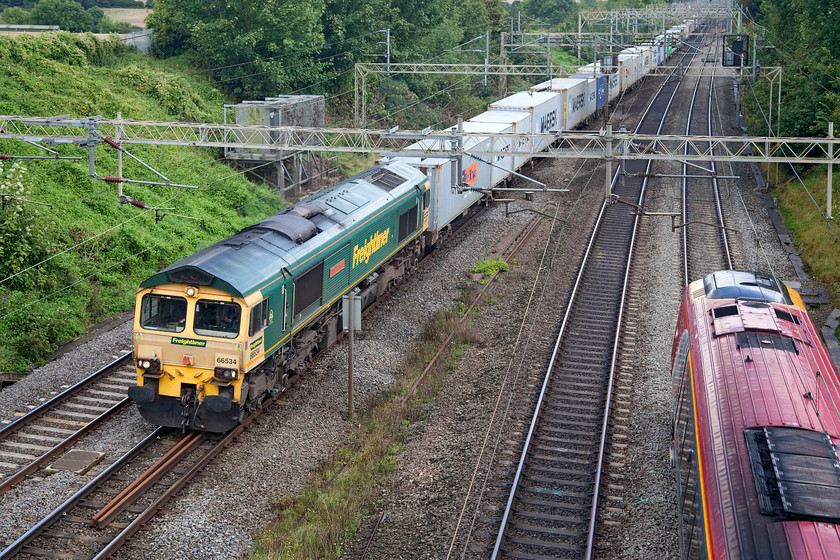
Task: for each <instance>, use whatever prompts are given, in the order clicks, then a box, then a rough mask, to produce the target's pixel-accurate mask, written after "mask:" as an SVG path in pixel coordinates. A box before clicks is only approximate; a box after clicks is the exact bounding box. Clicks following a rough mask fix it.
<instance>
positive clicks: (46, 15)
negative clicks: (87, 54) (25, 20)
mask: <svg viewBox="0 0 840 560" xmlns="http://www.w3.org/2000/svg"><path fill="white" fill-rule="evenodd" d="M30 15H31V21H32V24H33V25H57V26H59V27H60V28H61V29H62V30H63V31H70V32H73V33H81V32H84V31H94V30H95V27H94V24H93V18H92V17H91V16H90V14H88V13H87V12H86V11H85V9H84V8H82V5H81V4H79V3H78V2H73V0H40V2H38V3H37V4H35V7H34V8H32V12H31V14H30Z"/></svg>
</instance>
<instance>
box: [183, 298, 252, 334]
mask: <svg viewBox="0 0 840 560" xmlns="http://www.w3.org/2000/svg"><path fill="white" fill-rule="evenodd" d="M240 315H241V308H240V307H239V305H238V304H236V303H226V302H223V301H210V300H206V299H200V300H198V301H197V302H196V304H195V324H194V326H193V331H195V334H198V335H204V336H219V337H222V338H236V337H237V336H239V322H240Z"/></svg>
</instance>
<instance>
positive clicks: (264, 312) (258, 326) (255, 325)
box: [248, 298, 269, 336]
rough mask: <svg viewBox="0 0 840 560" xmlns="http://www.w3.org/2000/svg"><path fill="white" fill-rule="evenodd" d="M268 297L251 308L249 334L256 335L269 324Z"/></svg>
mask: <svg viewBox="0 0 840 560" xmlns="http://www.w3.org/2000/svg"><path fill="white" fill-rule="evenodd" d="M268 309H269V306H268V298H265V299H264V300H262V301H261V302H259V303H258V304H257V305H255V306H254V308H253V309H251V328H250V329H249V330H248V336H254V335H255V334H257V333H258V332H260V331H261V330H263V329H264V328H266V327H267V326H268Z"/></svg>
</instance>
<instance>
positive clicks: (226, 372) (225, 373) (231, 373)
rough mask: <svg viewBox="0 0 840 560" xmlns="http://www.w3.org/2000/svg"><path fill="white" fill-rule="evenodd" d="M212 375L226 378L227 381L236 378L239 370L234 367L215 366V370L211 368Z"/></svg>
mask: <svg viewBox="0 0 840 560" xmlns="http://www.w3.org/2000/svg"><path fill="white" fill-rule="evenodd" d="M213 375H214V376H216V377H218V378H220V379H227V380H229V381H232V380H234V379H236V378H237V376H238V375H239V372H238V371H236V370H235V369H225V368H220V367H217V368H216V369H215V370H213Z"/></svg>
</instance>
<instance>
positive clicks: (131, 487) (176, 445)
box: [0, 212, 533, 559]
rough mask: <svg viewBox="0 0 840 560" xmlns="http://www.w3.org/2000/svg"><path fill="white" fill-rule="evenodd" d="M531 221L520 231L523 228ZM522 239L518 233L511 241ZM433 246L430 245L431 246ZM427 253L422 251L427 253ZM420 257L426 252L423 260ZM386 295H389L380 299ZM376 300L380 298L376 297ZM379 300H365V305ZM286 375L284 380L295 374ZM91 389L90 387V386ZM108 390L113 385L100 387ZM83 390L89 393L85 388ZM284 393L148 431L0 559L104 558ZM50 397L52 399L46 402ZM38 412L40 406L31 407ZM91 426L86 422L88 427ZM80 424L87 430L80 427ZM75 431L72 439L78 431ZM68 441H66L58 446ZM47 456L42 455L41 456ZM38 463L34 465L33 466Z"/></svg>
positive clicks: (93, 380) (128, 365)
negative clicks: (214, 429) (220, 430)
mask: <svg viewBox="0 0 840 560" xmlns="http://www.w3.org/2000/svg"><path fill="white" fill-rule="evenodd" d="M477 214H478V212H473V213H471V214H470V215H469V216H467V217H465V218H464V219H462V220H461V221H460V222H459V227H458V228H457V229H456V230H455V231H454V232H453V234H454V235H457V231H458V229H460V227H463V225H465V224H467V223H469V221H471V220H472V219H473V218H474V217H475V216H476V215H477ZM532 230H533V228H530V229H528V230H527V232H525V233H524V236H525V237H527V235H528V234H529V233H530V232H531V231H532ZM513 242H518V243H517V247H518V246H520V245H521V242H522V241H521V239H520V238H517V239H515V240H513V241H512V243H513ZM432 254H434V253H432ZM429 256H430V255H427V256H426V257H425V258H429ZM425 258H424V260H425ZM383 301H387V297H386V298H384V299H383ZM379 304H381V302H380V303H379ZM375 307H377V305H373V306H371V307H369V308H368V309H367V310H366V311H365V312H366V313H369V312H371V311H373V309H374V308H375ZM120 368H122V369H128V370H130V373H129V374H128V375H123V376H124V377H125V379H126V380H125V381H124V382H123V385H124V387H120V391H121V394H122V395H124V394H125V391H126V389H127V387H128V386H130V385H132V384H134V382H135V381H136V373H135V370H134V367H133V363H132V361H131V355H130V354H128V355H126V356H123V357H122V358H120V360H117V361H116V362H114V363H113V364H111V365H109V366H108V367H106V368H104V369H103V370H102V371H100V372H97V373H96V374H94V375H93V376H91V377H90V378H88V379H86V380H85V381H84V382H82V383H80V384H79V385H78V386H76V387H73V388H71V389H69V390H68V391H66V392H65V393H63V394H62V395H60V397H61V398H59V397H56V398H55V399H53V400H52V401H50V403H45V405H44V406H42V407H39V409H38V410H36V411H33V413H31V414H29V415H27V417H26V418H27V419H26V421H24V419H23V418H22V419H20V420H19V421H16V422H15V423H14V426H13V425H9V426H8V427H7V430H8V432H9V433H10V434H11V433H13V431H14V430H13V429H20V428H23V427H24V426H25V425H27V424H28V422H29V421H35V420H36V419H37V418H39V417H43V416H44V415H46V414H49V413H48V412H47V411H48V410H55V406H57V405H58V404H59V403H61V402H64V401H65V400H66V399H68V398H72V397H73V395H75V394H78V393H79V392H80V391H82V390H84V389H85V388H88V390H89V391H90V390H93V391H97V392H99V393H102V395H101V396H113V395H106V394H105V393H108V391H105V390H104V389H103V387H104V386H103V385H102V384H101V383H103V382H102V381H99V383H100V384H98V385H97V380H101V379H102V378H103V376H106V375H107V374H108V373H109V372H113V371H118V370H119V371H121V370H120ZM107 379H108V380H107V381H104V383H106V384H111V385H113V383H114V381H113V380H111V378H107ZM295 380H296V379H294V380H290V381H295ZM91 387H92V388H93V389H90V388H91ZM104 388H107V389H109V390H111V391H113V390H117V389H116V386H109V387H104ZM84 395H86V396H85V397H84V398H87V399H90V396H89V394H88V393H84ZM282 397H283V395H278V396H277V397H275V398H273V399H270V400H269V401H267V402H266V403H264V404H263V407H262V410H261V411H259V412H258V413H256V414H252V415H250V416H249V417H247V418H246V419H245V421H244V422H243V423H242V424H241V425H239V426H238V427H237V428H235V429H234V430H233V431H231V432H228V433H227V434H209V433H203V432H188V433H187V434H181V433H179V432H178V431H177V430H169V429H162V428H159V429H157V430H155V431H154V432H153V433H151V434H150V435H149V436H147V437H146V438H145V439H144V440H143V441H142V442H141V443H139V444H138V445H137V446H135V447H134V448H133V449H131V450H130V451H129V452H128V453H126V454H125V455H124V456H123V457H121V458H120V459H118V460H117V461H115V462H114V463H113V464H111V465H110V466H108V467H107V468H106V469H105V470H104V471H103V472H102V473H100V474H99V475H98V476H97V477H96V478H94V479H93V480H92V481H90V482H89V483H88V484H87V485H86V486H85V487H84V488H82V489H81V490H79V491H78V492H77V493H76V494H74V495H73V496H71V497H70V498H68V499H67V500H66V501H65V502H64V503H63V504H62V505H61V506H60V507H58V508H57V509H55V510H54V511H53V512H51V513H50V514H49V515H48V516H46V517H45V518H44V519H43V520H41V521H40V522H39V523H37V524H36V525H35V526H33V527H32V528H31V529H29V530H28V531H27V532H26V533H25V534H23V535H22V536H20V537H19V538H18V539H17V540H16V541H15V542H14V543H12V544H10V545H9V546H8V547H7V548H6V549H5V550H3V551H2V552H0V559H7V558H44V557H72V558H107V557H110V556H111V555H112V554H113V553H115V552H116V551H117V550H118V549H119V548H120V547H121V546H122V545H124V544H125V543H126V542H127V541H128V540H129V539H130V538H131V536H132V535H133V534H134V533H136V532H137V531H138V530H140V529H141V528H142V527H143V526H144V525H145V524H147V523H148V522H149V520H150V519H152V517H154V516H155V515H156V514H157V513H158V512H159V511H160V510H161V508H162V507H163V504H165V503H166V501H168V500H169V499H171V498H172V497H173V496H174V495H175V494H177V492H178V491H180V490H181V489H182V488H184V487H185V486H186V485H187V484H188V483H189V481H190V480H191V479H192V478H194V477H195V476H196V475H197V474H198V473H199V472H200V471H201V470H202V469H203V468H204V467H205V466H206V465H207V464H208V463H209V462H210V460H212V458H213V457H215V456H216V455H218V454H219V453H220V452H221V451H222V450H223V449H224V448H225V447H227V446H228V445H229V444H230V443H231V442H232V441H234V440H235V439H236V438H237V437H238V436H239V434H241V433H242V432H243V431H244V430H245V429H247V428H248V427H249V426H250V425H251V424H253V423H255V422H259V421H260V418H261V417H262V413H264V412H266V411H268V410H271V408H273V407H274V406H276V405H277V404H278V403H279V402H280V401H281V398H282ZM126 404H128V400H127V399H124V398H123V399H120V401H119V402H118V403H114V410H113V411H111V412H110V414H108V415H105V414H102V415H101V416H102V418H101V420H99V419H97V424H98V423H99V422H101V421H104V420H106V419H107V418H108V417H110V416H111V415H113V413H114V412H116V411H117V410H119V409H121V408H122V407H123V406H125V405H126ZM47 405H50V406H47ZM35 413H38V414H35ZM94 427H95V425H94V424H91V425H90V426H89V427H87V428H86V432H87V431H90V430H92V429H93V428H94ZM86 432H85V433H86ZM81 435H83V434H80V435H78V436H75V438H74V440H73V441H75V440H78V439H79V437H81ZM70 444H71V443H68V442H65V443H64V445H63V447H62V448H61V449H60V450H57V451H56V452H55V453H54V454H53V455H52V456H54V455H56V454H58V453H60V452H61V451H62V450H63V449H65V448H66V447H67V446H68V445H70ZM46 460H48V459H46ZM32 468H35V469H36V470H37V467H34V466H33V467H32Z"/></svg>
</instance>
